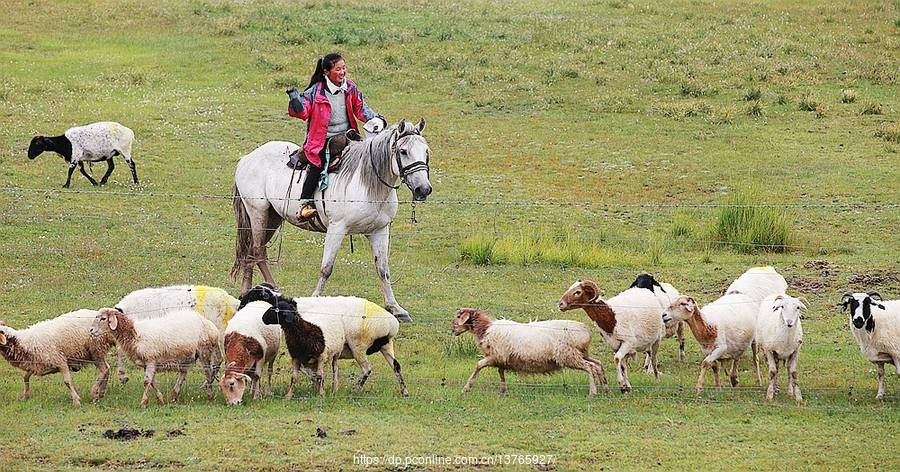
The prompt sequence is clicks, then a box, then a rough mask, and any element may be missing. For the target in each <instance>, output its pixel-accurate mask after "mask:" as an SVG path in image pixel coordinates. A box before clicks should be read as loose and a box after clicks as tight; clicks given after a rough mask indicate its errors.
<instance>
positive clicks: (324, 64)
mask: <svg viewBox="0 0 900 472" xmlns="http://www.w3.org/2000/svg"><path fill="white" fill-rule="evenodd" d="M342 59H344V56H341V53H339V52H333V53H331V54H326V55H325V56H323V57H320V58H319V60H318V61H316V71H315V72H313V75H312V77H310V78H309V85H307V86H306V87H307V88H309V87H312V86H313V85H315V84H316V83H317V82H324V81H325V71H329V70H331V68H332V67H334V64H335V63H336V62H337V61H340V60H342Z"/></svg>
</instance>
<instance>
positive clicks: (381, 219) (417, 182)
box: [231, 118, 431, 321]
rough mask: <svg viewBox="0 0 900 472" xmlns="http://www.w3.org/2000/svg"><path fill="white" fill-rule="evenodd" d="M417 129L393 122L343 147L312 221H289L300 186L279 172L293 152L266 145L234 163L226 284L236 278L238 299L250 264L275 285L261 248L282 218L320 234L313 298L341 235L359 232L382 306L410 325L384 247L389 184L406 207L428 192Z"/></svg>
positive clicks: (285, 145) (391, 206)
mask: <svg viewBox="0 0 900 472" xmlns="http://www.w3.org/2000/svg"><path fill="white" fill-rule="evenodd" d="M424 129H425V119H424V118H423V119H422V120H420V121H419V124H418V125H413V124H412V123H409V122H407V121H404V120H401V121H400V123H398V124H397V125H395V126H393V127H391V128H388V129H387V130H385V131H383V132H381V133H379V134H378V135H377V136H375V137H373V138H369V139H366V140H365V141H361V142H354V141H351V142H350V143H349V145H348V146H347V147H346V148H345V149H344V151H343V154H342V155H343V157H342V159H341V160H342V164H341V168H340V169H339V170H338V171H337V172H335V173H332V174H330V175H329V184H328V188H327V189H326V190H325V192H324V195H323V192H322V191H320V190H318V189H316V193H315V202H316V209H317V211H318V218H317V219H313V220H310V221H304V222H301V221H298V219H297V209H298V208H299V206H300V204H299V202H298V199H299V196H300V189H301V188H303V181H302V179H295V178H296V177H299V175H300V174H299V172H298V173H296V174H295V173H293V172H292V171H291V169H290V168H288V167H287V166H286V163H287V161H288V156H289V155H290V154H291V153H292V152H294V151H296V150H297V149H298V148H299V146H297V145H296V144H294V143H290V142H286V141H270V142H268V143H266V144H263V145H262V146H260V147H258V148H257V149H256V150H254V151H253V152H251V153H250V154H247V155H246V156H244V157H242V158H241V160H240V162H238V165H237V170H236V171H235V178H234V216H235V220H236V223H237V241H236V243H235V257H234V266H233V267H232V269H231V276H232V278H237V277H238V275H240V276H241V277H242V280H241V294H244V293H246V292H247V291H248V290H249V289H250V287H251V286H252V284H253V266H254V265H257V266H259V270H260V272H261V273H262V275H263V278H265V281H266V282H268V283H270V284H272V285H273V286H274V285H276V284H275V280H274V279H273V277H272V273H271V272H270V271H269V263H268V260H267V255H266V244H267V243H268V242H269V240H271V239H272V237H273V236H274V235H275V232H276V230H277V229H278V228H279V227H280V226H281V224H282V222H283V221H285V220H286V221H287V222H289V223H291V224H292V225H294V226H297V227H300V228H303V229H306V230H308V231H317V232H324V233H325V251H324V253H323V254H322V266H321V273H320V276H319V283H318V284H317V285H316V289H315V291H314V292H313V294H312V295H313V296H319V295H321V294H322V291H323V289H324V288H325V282H326V281H327V280H328V277H329V276H330V275H331V272H332V270H333V268H334V259H335V257H336V256H337V252H338V249H339V248H340V246H341V242H342V241H343V239H344V236H346V235H348V234H351V235H352V234H364V235H366V237H367V238H368V239H369V244H371V246H372V254H373V255H374V256H375V268H376V270H377V272H378V276H379V278H380V279H381V290H382V292H383V294H384V304H385V308H386V309H387V310H388V311H390V312H391V313H393V315H394V316H396V317H397V319H399V320H400V321H411V319H410V317H409V312H408V311H406V310H405V309H404V308H403V307H401V306H400V304H398V303H397V300H396V299H395V298H394V291H393V290H392V289H391V282H390V272H389V271H388V244H389V241H390V224H391V221H393V219H394V216H395V215H396V214H397V188H399V184H398V182H397V181H398V180H401V181H403V182H404V183H406V186H407V187H409V189H410V191H412V194H413V200H414V201H424V200H425V198H427V197H428V195H429V194H431V183H430V182H429V180H428V173H429V168H428V158H429V150H428V143H427V142H426V141H425V138H424V137H423V136H422V130H424ZM303 175H304V178H305V173H304V174H303Z"/></svg>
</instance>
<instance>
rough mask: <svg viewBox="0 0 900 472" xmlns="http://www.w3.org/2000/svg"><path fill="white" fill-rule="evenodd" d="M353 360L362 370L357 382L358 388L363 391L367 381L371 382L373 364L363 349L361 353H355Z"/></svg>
mask: <svg viewBox="0 0 900 472" xmlns="http://www.w3.org/2000/svg"><path fill="white" fill-rule="evenodd" d="M353 358H354V359H356V363H357V364H359V368H360V374H359V381H358V382H356V388H358V389H362V388H363V385H365V384H366V380H369V376H370V375H372V364H371V363H369V358H368V356H366V351H363V350H362V349H360V350H359V352H353Z"/></svg>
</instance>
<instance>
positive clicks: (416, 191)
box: [391, 118, 431, 202]
mask: <svg viewBox="0 0 900 472" xmlns="http://www.w3.org/2000/svg"><path fill="white" fill-rule="evenodd" d="M424 129H425V118H422V119H421V120H419V124H418V125H413V124H412V123H409V122H407V121H406V120H400V124H398V125H397V126H396V128H394V136H395V143H396V145H395V149H394V152H395V156H394V157H395V158H394V159H393V160H392V162H391V170H392V171H393V172H394V175H399V176H400V179H402V180H403V182H405V183H406V186H407V187H409V190H410V191H411V192H412V194H413V201H417V202H421V201H424V200H425V199H426V198H428V195H430V194H431V182H430V181H429V180H428V173H429V168H428V158H429V156H430V154H431V153H430V151H429V149H428V142H426V141H425V137H424V136H422V131H423V130H424Z"/></svg>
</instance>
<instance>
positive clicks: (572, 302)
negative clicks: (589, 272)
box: [559, 280, 603, 311]
mask: <svg viewBox="0 0 900 472" xmlns="http://www.w3.org/2000/svg"><path fill="white" fill-rule="evenodd" d="M602 296H603V290H600V287H598V286H597V284H595V283H594V282H593V281H591V280H576V281H575V283H574V284H572V286H571V287H569V289H568V290H566V293H564V294H563V295H562V297H560V299H559V311H569V310H574V309H576V308H582V307H585V306H589V305H591V304H592V303H596V302H597V299H599V298H600V297H602Z"/></svg>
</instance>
